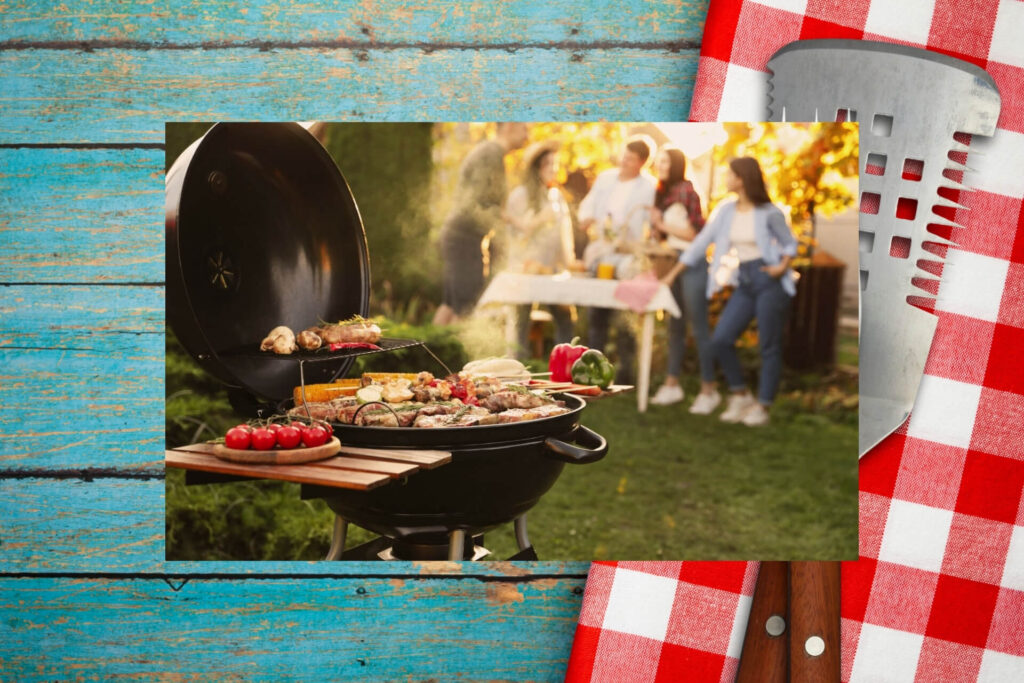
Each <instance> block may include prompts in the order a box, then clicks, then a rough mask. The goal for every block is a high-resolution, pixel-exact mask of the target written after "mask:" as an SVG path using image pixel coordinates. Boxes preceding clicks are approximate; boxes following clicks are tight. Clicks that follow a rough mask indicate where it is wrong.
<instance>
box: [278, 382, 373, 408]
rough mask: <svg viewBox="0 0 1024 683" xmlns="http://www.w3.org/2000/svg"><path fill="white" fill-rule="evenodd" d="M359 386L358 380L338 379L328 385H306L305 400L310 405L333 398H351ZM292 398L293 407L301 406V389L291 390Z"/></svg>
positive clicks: (299, 387)
mask: <svg viewBox="0 0 1024 683" xmlns="http://www.w3.org/2000/svg"><path fill="white" fill-rule="evenodd" d="M360 386H361V384H360V382H359V380H358V379H339V380H337V381H335V382H331V383H329V384H307V385H306V400H307V401H309V402H310V403H326V402H327V401H330V400H332V399H335V398H341V397H343V396H353V395H355V393H356V389H358V388H359V387H360ZM292 398H293V399H294V401H295V405H297V406H300V405H302V387H301V386H298V387H295V389H293V390H292Z"/></svg>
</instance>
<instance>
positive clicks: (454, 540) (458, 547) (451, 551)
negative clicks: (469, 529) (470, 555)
mask: <svg viewBox="0 0 1024 683" xmlns="http://www.w3.org/2000/svg"><path fill="white" fill-rule="evenodd" d="M465 547H466V532H465V531H463V530H462V529H456V530H455V531H453V532H452V533H451V534H449V535H448V560H449V561H450V562H461V561H462V553H463V552H464V551H465Z"/></svg>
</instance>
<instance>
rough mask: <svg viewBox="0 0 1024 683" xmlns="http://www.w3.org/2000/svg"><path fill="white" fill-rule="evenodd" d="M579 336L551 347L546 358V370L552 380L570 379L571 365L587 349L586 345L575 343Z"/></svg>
mask: <svg viewBox="0 0 1024 683" xmlns="http://www.w3.org/2000/svg"><path fill="white" fill-rule="evenodd" d="M579 340H580V338H579V337H574V338H573V340H572V341H571V342H569V343H568V344H558V345H557V346H555V348H553V349H551V356H550V357H549V358H548V370H550V371H551V381H552V382H568V381H570V380H571V379H572V365H573V363H575V362H576V360H577V359H578V358H579V357H580V356H582V355H583V352H584V351H586V350H587V347H586V346H582V345H577V344H576V342H578V341H579Z"/></svg>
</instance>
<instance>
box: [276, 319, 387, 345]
mask: <svg viewBox="0 0 1024 683" xmlns="http://www.w3.org/2000/svg"><path fill="white" fill-rule="evenodd" d="M380 336H381V331H380V326H379V325H378V324H377V323H375V322H372V321H370V320H366V319H365V318H361V317H359V316H356V317H354V318H352V319H351V320H343V321H341V322H338V323H323V324H321V325H314V326H313V327H307V328H306V329H304V330H303V331H302V332H299V333H298V334H297V335H296V334H295V333H294V332H293V331H292V330H291V328H289V327H286V326H284V325H280V326H278V327H275V328H274V329H273V330H271V331H270V334H268V335H267V336H266V338H265V339H264V340H263V341H262V342H261V343H260V350H261V351H273V352H274V353H279V354H289V353H293V352H295V351H298V350H299V349H302V350H303V351H316V350H317V349H320V348H322V347H324V346H326V347H328V348H329V349H330V350H331V351H340V350H343V349H370V350H377V351H379V350H381V347H379V346H377V344H376V342H378V341H380Z"/></svg>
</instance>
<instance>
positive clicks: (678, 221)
mask: <svg viewBox="0 0 1024 683" xmlns="http://www.w3.org/2000/svg"><path fill="white" fill-rule="evenodd" d="M654 168H655V171H656V172H657V174H658V187H657V189H656V191H655V193H654V206H653V207H652V208H651V215H650V220H651V231H652V237H653V238H654V240H655V241H659V242H661V241H663V242H664V244H665V246H666V247H667V248H669V249H672V250H674V252H675V254H676V257H677V258H678V256H679V254H680V253H682V252H683V251H685V250H686V249H687V248H689V246H690V243H691V242H692V241H693V240H694V238H695V237H696V236H697V234H698V233H699V232H700V231H701V228H703V227H704V215H703V213H702V212H701V206H700V197H699V196H698V195H697V191H696V190H694V189H693V184H692V183H691V182H690V181H689V180H687V179H686V157H685V156H684V155H683V152H682V150H680V149H679V148H677V147H673V146H670V145H668V146H665V147H663V148H662V149H661V150H660V151H659V152H658V156H657V158H656V159H655V163H654ZM669 253H672V252H669ZM707 277H708V266H707V261H698V262H697V263H696V264H695V265H694V266H693V267H691V268H687V269H686V270H685V271H684V272H683V273H681V274H680V275H678V276H676V278H675V279H674V280H672V282H671V284H669V288H670V289H671V290H672V296H673V297H674V298H675V300H676V304H678V305H679V310H680V311H681V312H682V315H680V316H679V317H678V318H675V317H671V316H670V317H669V319H668V370H667V373H666V375H665V381H664V383H663V384H662V385H661V386H660V387H658V390H657V391H656V392H655V394H654V397H653V398H652V399H651V403H653V404H654V405H662V406H664V405H671V404H673V403H679V402H680V401H682V400H683V396H684V393H683V388H682V386H680V384H679V374H680V372H681V371H682V369H683V356H684V355H685V353H686V326H687V323H689V325H690V329H691V330H692V331H693V337H694V341H695V342H696V345H697V361H698V364H699V367H700V379H701V389H700V393H699V394H698V395H697V398H696V399H695V400H694V402H693V405H691V406H690V412H691V413H695V414H701V415H707V414H708V413H710V412H711V411H713V410H714V409H715V408H716V407H717V406H718V404H719V403H720V402H721V400H722V397H721V395H720V394H719V393H718V391H717V390H716V388H715V363H714V357H713V356H712V353H711V329H710V326H709V324H708V300H707V296H706V291H707Z"/></svg>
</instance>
